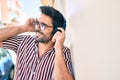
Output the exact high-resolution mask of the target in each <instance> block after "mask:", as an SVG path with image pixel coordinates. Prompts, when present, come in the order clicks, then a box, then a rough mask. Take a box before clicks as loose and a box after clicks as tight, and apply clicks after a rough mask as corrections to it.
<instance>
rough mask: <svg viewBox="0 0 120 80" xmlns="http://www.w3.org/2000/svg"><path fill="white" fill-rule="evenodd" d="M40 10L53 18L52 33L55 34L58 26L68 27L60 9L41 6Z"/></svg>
mask: <svg viewBox="0 0 120 80" xmlns="http://www.w3.org/2000/svg"><path fill="white" fill-rule="evenodd" d="M40 10H41V13H42V14H45V15H47V16H49V17H51V18H52V24H53V26H54V29H53V32H52V34H55V32H56V30H57V28H58V27H62V28H63V29H64V30H65V29H66V20H65V18H64V16H63V15H62V13H60V12H59V11H58V10H56V9H55V8H53V7H50V6H40Z"/></svg>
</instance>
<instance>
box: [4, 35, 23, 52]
mask: <svg viewBox="0 0 120 80" xmlns="http://www.w3.org/2000/svg"><path fill="white" fill-rule="evenodd" d="M23 38H24V36H23V35H19V36H14V37H10V38H9V39H7V40H4V41H3V48H7V49H11V50H13V51H15V52H16V53H17V50H18V47H19V45H20V44H21V42H22V40H23Z"/></svg>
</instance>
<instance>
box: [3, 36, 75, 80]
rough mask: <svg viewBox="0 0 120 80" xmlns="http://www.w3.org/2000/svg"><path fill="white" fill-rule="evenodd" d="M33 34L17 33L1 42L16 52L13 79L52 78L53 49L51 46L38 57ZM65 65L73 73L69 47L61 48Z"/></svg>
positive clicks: (42, 79)
mask: <svg viewBox="0 0 120 80" xmlns="http://www.w3.org/2000/svg"><path fill="white" fill-rule="evenodd" d="M37 44H38V43H36V39H35V37H33V36H30V35H29V36H28V35H19V36H14V37H11V38H9V39H8V40H6V41H4V42H3V47H4V48H8V49H11V50H13V51H15V52H16V54H17V59H16V60H17V61H16V67H15V76H14V80H52V77H53V69H54V58H55V50H54V48H51V49H50V50H49V51H47V52H46V53H45V54H43V55H42V56H41V57H38V47H37ZM63 55H64V60H65V63H66V66H67V68H68V70H69V72H70V73H71V74H73V69H72V63H71V53H70V49H69V48H67V47H65V46H64V48H63Z"/></svg>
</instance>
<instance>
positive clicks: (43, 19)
mask: <svg viewBox="0 0 120 80" xmlns="http://www.w3.org/2000/svg"><path fill="white" fill-rule="evenodd" d="M38 20H39V21H40V22H45V23H52V18H51V17H49V16H47V15H45V14H41V16H40V17H39V18H38Z"/></svg>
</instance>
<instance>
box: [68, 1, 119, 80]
mask: <svg viewBox="0 0 120 80" xmlns="http://www.w3.org/2000/svg"><path fill="white" fill-rule="evenodd" d="M66 16H67V19H68V20H69V24H68V25H69V29H68V30H69V33H70V35H69V36H70V39H71V40H70V41H71V43H72V47H73V53H72V59H73V64H74V69H75V76H76V80H120V0H66Z"/></svg>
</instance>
